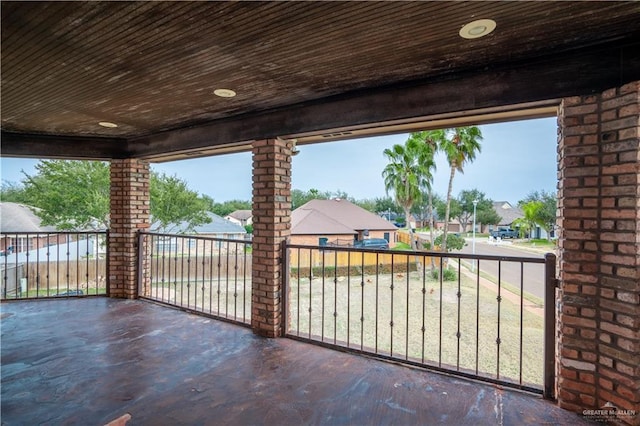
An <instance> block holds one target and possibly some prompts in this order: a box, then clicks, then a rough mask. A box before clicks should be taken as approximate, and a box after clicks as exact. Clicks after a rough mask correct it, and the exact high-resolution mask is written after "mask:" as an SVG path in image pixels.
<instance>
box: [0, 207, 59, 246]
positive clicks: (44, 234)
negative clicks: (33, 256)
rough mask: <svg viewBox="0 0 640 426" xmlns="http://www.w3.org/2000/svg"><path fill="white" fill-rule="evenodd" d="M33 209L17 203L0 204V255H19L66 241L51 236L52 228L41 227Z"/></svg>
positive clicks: (54, 229) (53, 230)
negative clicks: (0, 232)
mask: <svg viewBox="0 0 640 426" xmlns="http://www.w3.org/2000/svg"><path fill="white" fill-rule="evenodd" d="M34 210H36V208H35V207H30V206H26V205H24V204H18V203H6V202H2V203H0V231H2V236H1V239H0V253H1V254H3V255H5V254H11V253H21V252H24V251H29V250H36V249H39V248H42V247H46V246H48V245H52V244H56V243H57V242H58V238H61V241H60V242H64V241H66V237H65V236H58V235H51V234H49V233H53V232H56V231H57V229H56V228H55V227H54V226H42V225H41V220H40V218H39V217H38V216H37V215H36V214H35V213H34Z"/></svg>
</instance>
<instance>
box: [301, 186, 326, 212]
mask: <svg viewBox="0 0 640 426" xmlns="http://www.w3.org/2000/svg"><path fill="white" fill-rule="evenodd" d="M330 198H331V193H330V192H320V191H319V190H317V189H315V188H311V189H310V190H308V191H306V192H305V191H302V190H300V189H293V190H292V191H291V209H292V210H295V209H297V208H298V207H300V206H301V205H303V204H305V203H307V202H309V201H311V200H328V199H330Z"/></svg>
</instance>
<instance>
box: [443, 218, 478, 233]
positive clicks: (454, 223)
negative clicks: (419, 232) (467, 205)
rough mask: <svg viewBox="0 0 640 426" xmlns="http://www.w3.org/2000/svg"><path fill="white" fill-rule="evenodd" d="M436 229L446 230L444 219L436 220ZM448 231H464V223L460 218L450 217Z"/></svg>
mask: <svg viewBox="0 0 640 426" xmlns="http://www.w3.org/2000/svg"><path fill="white" fill-rule="evenodd" d="M472 227H473V226H472ZM436 229H439V230H444V220H440V219H438V220H437V221H436ZM447 232H462V225H461V224H460V221H459V220H458V219H450V220H449V227H448V228H447Z"/></svg>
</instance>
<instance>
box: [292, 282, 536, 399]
mask: <svg viewBox="0 0 640 426" xmlns="http://www.w3.org/2000/svg"><path fill="white" fill-rule="evenodd" d="M423 287H424V293H423ZM458 292H459V294H460V297H459V298H458ZM323 295H324V297H323ZM496 297H497V294H496V293H495V291H493V290H491V289H487V288H485V287H482V286H480V287H479V288H478V287H477V285H476V283H475V281H473V280H471V279H469V278H467V277H464V276H463V277H462V279H461V281H460V284H458V281H457V280H456V281H448V282H444V283H443V285H442V286H440V283H439V282H438V281H436V280H433V279H430V278H428V277H427V278H426V279H425V280H423V278H422V277H421V274H420V273H417V272H411V273H410V274H409V275H407V274H394V275H390V274H386V275H379V276H378V278H377V279H376V276H374V275H372V276H367V275H364V276H358V277H351V278H350V279H347V278H346V277H337V279H336V280H335V281H334V279H333V278H325V279H324V280H323V279H322V278H321V277H318V278H314V279H313V280H312V281H311V282H309V279H308V278H301V279H300V281H299V283H298V282H297V281H295V280H292V281H291V291H290V294H289V305H290V307H291V309H290V312H291V313H290V317H289V329H290V330H291V331H292V333H293V334H297V335H300V336H303V337H310V338H313V339H316V340H322V341H325V342H328V343H336V344H340V345H342V346H348V347H351V348H357V349H364V350H367V351H370V352H374V353H379V354H384V355H389V356H393V357H396V358H401V359H411V360H414V361H420V362H427V363H431V364H435V365H440V366H446V367H447V368H451V367H452V366H453V368H454V369H456V368H460V369H461V370H471V371H472V372H474V373H475V371H476V353H477V354H478V355H477V370H478V373H479V374H481V375H487V376H490V377H499V378H501V379H507V378H508V379H510V380H513V381H515V382H519V380H520V351H521V344H522V381H523V383H526V384H530V385H534V386H541V385H542V380H543V374H542V368H543V351H542V347H543V346H542V345H543V321H542V318H541V317H539V316H537V315H535V314H532V313H530V312H527V311H525V312H524V313H523V318H522V321H521V318H520V306H519V305H518V304H515V303H512V302H510V301H508V300H506V299H505V298H502V301H501V303H498V302H497V300H496ZM498 318H499V319H500V320H499V324H498ZM476 324H478V327H476ZM521 324H522V339H521V338H520V326H521ZM458 336H459V338H458ZM498 336H499V337H500V345H498V344H497V343H496V341H497V339H498ZM498 357H499V359H500V368H499V371H498V367H497V364H498Z"/></svg>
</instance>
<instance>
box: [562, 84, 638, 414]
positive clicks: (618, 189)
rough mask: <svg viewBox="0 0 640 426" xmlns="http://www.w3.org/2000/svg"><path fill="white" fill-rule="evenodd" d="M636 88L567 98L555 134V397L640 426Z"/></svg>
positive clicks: (577, 408)
mask: <svg viewBox="0 0 640 426" xmlns="http://www.w3.org/2000/svg"><path fill="white" fill-rule="evenodd" d="M639 118H640V82H634V83H631V84H627V85H625V86H622V87H620V88H615V89H611V90H607V91H605V92H603V93H601V94H596V95H588V96H580V97H572V98H566V99H564V100H563V101H562V104H561V108H560V114H559V117H558V121H559V127H560V129H561V130H560V132H561V133H560V135H559V147H558V159H559V208H560V212H559V213H560V215H559V216H560V218H561V219H560V280H561V292H560V294H561V305H560V318H559V324H560V343H559V378H558V388H559V389H558V391H559V392H558V401H559V404H560V406H562V407H564V408H567V409H570V410H574V411H577V412H580V413H582V412H583V410H585V409H598V408H601V407H603V406H605V404H607V403H609V404H613V405H614V406H616V407H617V408H618V409H619V410H636V415H635V416H633V415H629V413H622V415H620V416H619V418H618V420H619V421H622V422H624V423H629V424H640V414H637V411H638V409H639V407H640V255H639V253H640V237H639V236H640V145H639V136H640V128H639Z"/></svg>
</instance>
